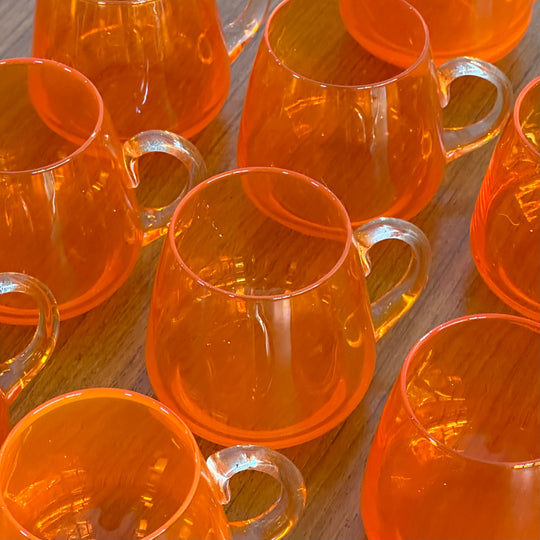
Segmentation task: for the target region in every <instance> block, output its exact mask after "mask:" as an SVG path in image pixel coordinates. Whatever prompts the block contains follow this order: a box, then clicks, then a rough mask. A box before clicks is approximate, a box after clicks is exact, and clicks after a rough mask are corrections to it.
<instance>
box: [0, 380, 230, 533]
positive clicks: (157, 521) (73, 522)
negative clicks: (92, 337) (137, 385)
mask: <svg viewBox="0 0 540 540" xmlns="http://www.w3.org/2000/svg"><path fill="white" fill-rule="evenodd" d="M205 470H206V466H205V464H204V462H203V461H202V458H201V456H200V453H199V450H198V449H197V446H196V444H195V441H194V439H193V437H192V436H191V434H190V433H189V431H188V430H187V428H185V427H184V426H182V424H181V423H180V422H178V420H177V419H176V418H175V417H174V415H172V414H171V413H168V412H167V411H166V410H164V409H163V408H161V407H160V405H159V404H158V403H157V402H153V401H152V400H150V399H149V398H146V397H143V396H137V395H136V394H134V393H132V392H123V391H119V390H105V389H102V390H100V389H93V390H86V391H84V392H78V393H77V392H74V393H72V394H68V395H65V396H61V397H59V398H56V399H55V400H53V401H52V402H48V403H47V404H45V405H43V406H41V407H40V408H39V409H37V410H36V411H34V413H33V414H31V415H29V416H27V417H26V418H25V419H23V420H22V422H21V423H20V424H19V425H18V426H17V428H16V429H15V431H14V432H13V433H12V434H11V435H10V437H9V438H8V440H7V441H6V444H5V445H4V447H3V449H2V451H1V452H0V486H1V489H2V492H1V497H2V503H3V505H5V508H6V510H7V512H6V511H3V512H2V521H1V524H0V534H1V535H2V538H18V537H22V535H25V536H26V537H30V538H39V539H53V538H88V539H96V538H99V539H104V538H111V539H113V538H114V539H115V540H122V539H126V540H128V539H129V540H133V539H135V538H145V539H150V538H177V539H178V538H182V539H184V538H186V539H187V538H229V537H230V532H229V529H228V525H227V520H226V518H225V515H224V513H223V510H222V509H221V505H220V504H219V503H218V501H217V493H216V492H215V488H213V487H212V485H211V483H210V482H209V480H208V478H207V476H208V473H207V472H205ZM162 532H164V534H161V533H162Z"/></svg>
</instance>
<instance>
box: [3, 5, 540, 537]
mask: <svg viewBox="0 0 540 540" xmlns="http://www.w3.org/2000/svg"><path fill="white" fill-rule="evenodd" d="M269 4H270V2H269V0H268V1H267V0H257V1H254V0H252V1H251V2H248V5H247V7H246V9H245V10H244V12H243V13H242V14H241V15H240V17H238V18H237V19H236V20H235V21H234V22H233V23H230V24H228V25H222V22H221V20H220V18H219V14H218V12H217V8H216V6H215V4H214V0H73V1H72V2H59V1H58V0H37V4H36V10H35V20H34V42H33V55H34V56H33V57H32V58H17V59H6V60H0V206H1V208H0V272H2V273H0V295H2V303H1V305H0V321H2V322H4V323H10V324H37V329H36V332H35V334H34V337H33V339H32V341H31V343H30V344H29V345H28V347H27V348H26V350H25V351H24V352H23V353H21V354H20V355H19V356H18V357H16V358H12V359H11V360H9V361H8V362H6V363H5V365H4V369H3V371H2V373H1V374H0V388H1V392H0V395H1V397H2V401H3V411H4V412H3V413H2V416H3V425H2V426H0V431H2V433H1V434H0V436H1V437H2V439H5V441H4V444H3V446H2V448H1V449H0V538H2V539H11V538H31V539H49V538H79V537H81V538H82V537H84V538H95V539H100V538H102V539H104V538H115V539H121V538H126V539H129V538H144V539H157V538H163V539H165V538H169V539H188V538H194V539H195V538H197V539H202V538H229V537H231V536H232V537H248V538H261V539H274V538H276V539H277V538H281V537H283V536H284V535H285V534H287V533H288V532H289V531H290V530H291V529H292V528H293V527H294V525H295V523H296V522H297V521H298V519H299V518H300V516H301V513H302V509H303V507H304V504H305V497H306V492H305V486H304V483H303V480H302V477H301V474H300V472H299V471H298V469H297V468H296V467H295V466H294V464H293V463H292V462H291V461H289V460H288V459H286V458H285V457H284V456H283V455H281V454H279V453H278V452H276V451H275V450H271V449H270V448H272V449H279V448H284V447H289V446H292V445H296V444H300V443H303V442H306V441H309V440H312V439H314V438H316V437H318V436H320V435H322V434H324V433H326V432H328V431H329V430H330V429H332V428H333V427H335V426H336V425H337V424H339V423H340V422H342V421H343V420H344V419H345V418H346V417H347V416H348V415H349V414H350V413H351V412H352V411H353V410H354V409H355V408H356V407H357V405H358V404H359V402H360V401H361V399H362V397H363V396H364V394H365V392H366V391H367V388H368V386H369V384H370V381H371V378H372V376H373V371H374V366H375V342H376V340H377V339H378V338H379V337H381V336H382V335H383V334H384V333H385V332H386V331H387V330H388V329H389V328H390V327H391V326H392V325H393V324H394V323H395V322H396V321H397V320H398V319H399V318H400V317H402V316H403V315H404V314H405V313H406V312H407V311H408V309H409V308H410V307H411V305H412V304H413V303H414V301H415V300H416V298H417V297H418V295H420V294H421V292H422V290H423V288H424V286H425V284H426V282H427V279H428V275H429V269H430V262H431V250H430V246H429V242H428V240H427V238H426V236H425V235H424V233H423V232H422V231H421V230H420V229H419V228H418V227H417V226H415V225H413V224H412V223H410V222H409V221H406V220H408V219H410V218H412V217H414V216H415V215H416V214H417V213H418V212H419V211H420V210H422V209H423V208H424V207H425V206H426V205H427V204H428V203H429V201H430V200H431V199H432V198H433V196H434V195H435V193H436V191H437V189H438V187H439V184H440V182H441V180H442V177H443V174H444V168H445V164H446V163H447V162H448V161H450V160H452V159H456V158H458V157H460V156H461V155H463V154H465V153H467V152H470V151H473V150H475V149H476V148H478V147H479V146H481V145H483V144H485V143H486V142H488V141H490V140H492V139H493V138H494V137H496V136H499V134H500V136H499V140H498V143H497V145H496V147H495V150H494V153H493V155H492V158H491V162H490V164H489V168H488V171H487V173H486V176H485V178H484V181H483V183H482V185H481V188H480V192H479V195H478V200H477V204H476V207H475V209H474V213H473V215H472V216H471V228H470V239H471V249H472V255H473V257H474V260H475V263H476V266H477V268H478V271H479V272H480V274H481V275H482V277H483V278H484V280H485V282H486V283H487V284H488V286H489V287H490V288H491V289H492V290H493V291H494V292H495V293H496V294H497V295H498V296H499V297H500V298H501V299H502V300H503V301H504V302H505V303H506V304H508V305H509V306H510V307H512V308H513V309H515V310H517V311H518V312H519V313H520V315H519V316H517V315H503V314H493V313H491V314H477V315H468V316H464V317H462V318H459V319H455V320H452V321H449V322H447V323H445V324H442V325H440V326H438V327H437V328H435V329H433V330H432V331H431V332H429V333H428V334H427V335H426V336H424V337H423V338H422V339H421V340H420V341H419V342H418V343H417V344H416V345H415V347H414V348H413V349H412V350H411V352H410V353H409V355H408V357H407V359H406V360H405V363H404V365H403V369H402V371H401V374H400V376H399V378H398V380H397V381H396V383H395V385H394V387H393V389H392V392H391V394H390V397H389V399H388V401H387V403H386V406H385V409H384V411H383V414H382V417H381V420H380V424H379V428H378V431H377V434H376V436H375V439H374V442H373V445H372V449H371V453H370V457H369V460H368V463H367V466H366V470H365V474H364V482H363V486H362V494H361V506H362V517H363V521H364V525H365V529H366V533H367V536H368V537H369V538H370V540H375V539H377V538H380V539H382V538H410V539H419V538H431V539H433V538H452V539H458V538H478V539H480V538H482V539H487V538H516V539H517V538H537V535H538V531H539V530H540V507H539V505H538V504H537V502H538V500H539V497H540V440H539V437H538V433H539V432H540V376H539V375H540V365H539V361H538V359H539V357H540V335H539V334H540V321H539V319H540V228H539V221H540V164H539V155H540V154H539V152H540V77H536V78H535V79H533V80H531V81H530V82H528V84H527V85H526V86H525V87H524V88H523V90H522V91H521V93H520V94H519V96H518V97H517V99H516V100H515V102H514V100H513V98H512V92H511V85H510V82H509V81H508V79H507V77H506V75H505V74H504V73H503V72H502V71H501V70H500V69H499V68H497V67H495V66H494V65H492V64H491V63H489V62H492V61H495V60H497V59H499V58H501V57H502V56H503V55H505V54H506V53H508V52H509V51H510V50H511V49H512V48H513V47H514V46H515V45H516V44H517V43H518V42H519V40H520V39H521V37H522V36H523V34H524V33H525V31H526V29H527V27H528V24H529V21H530V18H531V11H532V4H533V0H513V1H508V0H490V1H487V0H485V1H475V2H473V1H472V0H464V1H462V2H460V3H459V4H456V3H451V2H443V1H435V0H410V2H409V3H407V2H405V0H377V1H374V0H284V1H283V2H281V3H280V4H279V5H277V7H275V9H274V10H273V11H272V12H271V13H270V15H269V16H268V18H267V19H266V16H267V14H268V10H269ZM265 19H266V23H265V26H264V35H263V38H262V40H261V43H260V46H259V49H258V52H257V55H256V58H255V61H254V64H253V67H252V71H251V74H250V79H249V84H248V89H247V94H246V97H245V102H244V105H243V111H242V117H241V124H240V132H239V138H238V146H237V162H238V165H239V168H238V169H235V170H232V171H226V172H222V173H220V174H217V175H215V176H212V177H211V178H207V173H206V166H205V163H204V161H203V159H202V157H201V155H200V154H199V152H198V150H197V148H196V147H195V146H194V145H193V144H192V143H191V142H190V141H189V140H188V138H190V137H193V136H194V135H196V134H197V133H199V132H200V131H201V130H202V129H204V128H205V127H206V126H207V125H208V124H209V123H210V122H211V121H212V120H213V119H214V118H215V117H216V116H217V114H218V113H219V111H220V109H221V107H222V105H223V103H224V101H225V99H226V97H227V94H228V89H229V79H230V69H229V68H230V64H231V62H232V61H234V59H235V58H236V57H237V56H238V55H239V54H241V52H242V50H243V48H244V46H245V45H246V43H247V42H248V41H249V40H250V39H251V38H252V37H253V36H254V35H255V34H256V33H257V30H258V29H259V27H260V26H261V25H262V24H263V21H264V20H265ZM463 76H473V77H478V78H481V79H484V80H485V81H487V82H488V83H490V84H491V85H492V86H493V87H494V91H495V93H496V98H495V100H494V104H493V106H492V108H491V110H490V111H489V112H488V113H487V114H486V116H485V117H483V118H481V119H480V120H478V121H476V122H475V123H473V124H470V125H467V126H463V127H460V128H455V127H453V128H446V127H444V125H443V121H442V111H443V109H444V107H446V105H447V104H448V102H449V100H450V92H449V88H450V85H451V83H452V82H453V81H454V80H455V79H457V78H459V77H463ZM512 103H514V106H513V110H512ZM154 152H161V153H166V154H170V155H172V156H173V157H175V158H177V159H178V160H180V161H181V162H182V163H183V164H184V166H185V168H186V169H187V183H186V185H183V186H179V191H180V193H179V195H178V196H177V197H176V198H175V199H174V200H173V201H172V202H171V203H170V204H168V205H166V206H164V207H159V208H146V207H142V205H140V204H139V203H138V201H137V197H136V188H137V186H138V184H139V173H138V166H137V162H138V160H139V158H141V157H142V156H144V155H146V154H151V153H154ZM162 236H166V238H165V242H164V244H163V249H162V252H161V258H160V261H159V266H158V269H157V273H156V277H155V284H154V291H153V296H152V302H151V307H150V315H149V321H148V329H147V337H146V363H147V369H148V375H149V378H150V381H151V383H152V386H153V388H154V391H155V392H156V395H157V397H158V399H159V401H157V400H154V399H151V398H150V397H147V396H143V395H140V394H137V393H135V392H131V391H128V390H113V389H106V388H99V389H87V390H81V391H78V392H72V393H70V394H64V395H62V396H59V397H57V398H54V399H52V400H51V401H48V402H47V403H45V404H43V405H41V406H40V407H38V408H37V409H35V410H33V411H32V412H30V413H29V414H28V415H27V416H25V417H24V418H23V419H22V420H21V421H20V422H19V423H18V424H17V425H16V426H15V427H14V428H13V429H11V430H9V429H8V419H7V410H8V406H9V404H10V403H11V402H12V401H13V400H14V399H15V398H16V397H17V395H18V394H19V392H20V390H21V389H22V388H23V387H24V386H25V385H26V384H27V383H28V382H29V381H30V380H31V379H32V378H33V377H34V376H35V375H36V374H37V373H38V372H39V371H40V370H41V368H42V367H43V366H44V365H45V363H46V360H47V358H48V357H49V356H50V355H51V354H53V349H54V346H55V342H56V337H57V334H58V328H59V324H60V323H59V321H60V320H64V319H68V318H71V317H75V316H78V315H80V314H82V313H85V312H87V311H88V310H90V309H92V308H94V307H95V306H97V305H98V304H100V303H102V302H103V301H104V300H106V299H107V298H108V297H110V296H111V295H112V294H113V293H114V292H115V291H116V290H117V289H118V288H119V287H120V286H121V285H122V284H123V283H124V281H125V280H126V279H127V277H128V275H129V274H130V272H131V270H132V269H133V266H134V265H135V262H136V260H137V258H138V255H139V251H140V249H141V247H142V246H144V245H146V244H148V243H150V242H152V241H154V240H155V239H156V238H159V237H162ZM388 239H392V240H400V241H402V242H405V243H406V244H407V245H408V246H409V247H410V250H411V262H410V264H409V266H408V268H407V269H406V271H405V275H404V276H403V277H402V278H401V279H399V281H398V283H397V285H395V287H394V288H392V289H391V290H390V291H389V292H388V293H386V295H385V296H383V297H382V298H380V299H379V300H377V301H376V302H371V301H370V299H369V296H368V293H367V285H366V277H367V275H368V274H369V273H370V272H371V262H370V256H369V251H370V249H371V248H372V247H373V246H374V245H376V244H378V243H379V242H382V241H384V240H388ZM375 270H376V271H382V269H380V270H379V269H378V268H375ZM15 293H16V294H15ZM36 306H37V307H36ZM192 433H196V434H197V435H200V436H202V437H204V438H206V439H208V440H211V441H213V442H216V443H219V444H222V445H225V446H228V448H225V449H224V450H221V451H219V452H216V453H215V454H213V455H212V456H210V457H209V458H208V459H207V460H206V462H205V461H204V460H203V458H202V455H201V453H200V451H199V449H198V448H197V444H196V442H195V439H194V437H193V435H192ZM141 449H144V451H141ZM240 470H262V471H263V472H266V473H268V474H271V475H273V476H275V477H276V478H277V479H278V480H279V481H280V482H281V484H282V492H281V495H280V498H279V500H278V501H277V503H276V504H275V505H274V506H272V507H271V508H270V509H269V510H268V511H267V512H265V513H263V514H262V515H261V516H259V517H258V518H256V519H251V520H247V521H240V522H234V523H233V522H229V521H228V520H227V518H226V517H225V514H224V512H223V509H222V504H224V502H226V501H227V500H228V496H229V495H228V482H229V479H230V478H231V477H232V476H233V475H234V474H236V472H238V471H240Z"/></svg>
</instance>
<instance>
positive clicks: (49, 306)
mask: <svg viewBox="0 0 540 540" xmlns="http://www.w3.org/2000/svg"><path fill="white" fill-rule="evenodd" d="M13 295H24V296H27V297H30V299H31V301H32V303H33V304H35V305H37V310H38V313H39V315H38V322H37V326H36V331H35V332H34V335H33V336H32V339H31V340H30V343H28V345H27V346H26V347H25V348H24V350H22V351H21V352H20V353H19V354H17V355H15V356H13V357H12V358H6V359H2V363H1V366H2V368H1V371H0V443H1V442H2V441H3V440H4V438H5V437H6V435H7V433H8V431H9V407H10V405H11V404H12V403H13V402H14V401H15V399H16V398H17V396H18V395H19V393H20V392H21V390H22V389H23V388H24V387H25V386H26V385H27V384H28V383H29V382H30V381H31V380H32V379H33V378H34V377H35V376H36V375H37V374H38V373H39V372H40V371H41V369H42V368H43V367H44V366H45V363H46V362H47V360H48V359H49V357H50V356H51V354H52V351H53V350H54V347H55V345H56V339H57V337H58V328H59V322H60V319H59V317H58V308H57V305H56V300H55V299H54V297H53V296H52V294H51V291H49V289H48V288H47V287H46V286H45V285H43V283H41V282H40V281H39V280H37V279H35V278H33V277H31V276H27V275H25V274H19V273H15V272H3V273H0V296H1V298H0V303H1V302H2V301H4V300H5V298H7V297H10V296H13Z"/></svg>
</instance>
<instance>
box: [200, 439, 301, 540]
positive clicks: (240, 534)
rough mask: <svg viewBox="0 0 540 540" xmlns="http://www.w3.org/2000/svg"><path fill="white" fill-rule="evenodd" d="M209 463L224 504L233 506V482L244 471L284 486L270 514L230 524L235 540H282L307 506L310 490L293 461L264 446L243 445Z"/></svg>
mask: <svg viewBox="0 0 540 540" xmlns="http://www.w3.org/2000/svg"><path fill="white" fill-rule="evenodd" d="M206 463H207V465H208V468H209V470H210V473H211V475H212V477H213V479H214V480H215V482H216V483H217V485H218V486H219V488H220V491H221V494H222V496H223V498H222V500H221V501H220V502H221V504H226V503H227V502H229V500H230V497H231V493H230V489H229V480H230V479H231V477H232V476H234V475H235V474H236V473H239V472H241V471H260V472H263V473H266V474H269V475H270V476H272V477H273V478H276V479H277V480H278V481H279V482H280V483H281V494H280V496H279V499H278V500H277V501H276V502H275V503H274V504H273V505H272V506H271V507H270V508H269V509H268V510H267V511H266V512H264V513H263V514H261V515H260V516H258V517H256V518H253V519H249V520H246V521H233V522H230V523H229V526H230V528H231V532H232V535H233V538H234V539H248V538H249V539H253V540H263V539H264V540H272V539H278V538H283V536H285V535H286V534H287V533H288V532H289V531H290V530H291V529H292V528H293V527H294V525H295V524H296V522H297V521H298V519H299V517H300V515H301V514H302V512H303V509H304V506H305V502H306V488H305V485H304V480H303V478H302V475H301V474H300V471H299V470H298V469H297V468H296V466H295V465H294V464H293V463H292V461H290V460H289V459H287V458H286V457H285V456H283V455H282V454H280V453H278V452H275V451H274V450H270V449H269V448H265V447H263V446H254V445H239V446H231V447H230V448H225V449H224V450H220V451H219V452H216V453H215V454H212V455H211V456H210V457H209V458H208V459H207V460H206Z"/></svg>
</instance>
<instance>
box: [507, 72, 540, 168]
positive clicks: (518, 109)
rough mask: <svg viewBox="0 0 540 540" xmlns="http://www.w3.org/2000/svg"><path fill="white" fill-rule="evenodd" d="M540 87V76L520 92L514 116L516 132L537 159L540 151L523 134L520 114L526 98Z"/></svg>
mask: <svg viewBox="0 0 540 540" xmlns="http://www.w3.org/2000/svg"><path fill="white" fill-rule="evenodd" d="M535 86H540V76H538V77H535V78H534V79H533V80H532V81H529V82H528V83H527V84H526V85H525V86H524V87H523V88H522V90H521V91H520V93H519V95H518V97H517V98H516V103H515V105H514V111H513V115H512V117H513V118H512V119H513V122H514V126H515V127H516V131H517V132H518V135H519V138H520V140H521V142H522V143H523V144H524V145H525V147H526V148H528V149H529V150H530V151H531V152H532V153H533V154H534V155H535V156H536V157H537V158H539V157H540V150H538V149H537V148H535V147H534V146H533V145H532V144H531V141H530V140H529V139H527V137H525V134H524V133H523V128H522V126H521V121H520V119H519V116H520V112H521V105H522V104H523V100H524V99H525V96H526V95H527V94H528V93H529V92H530V91H531V90H532V89H533V88H534V87H535Z"/></svg>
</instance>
